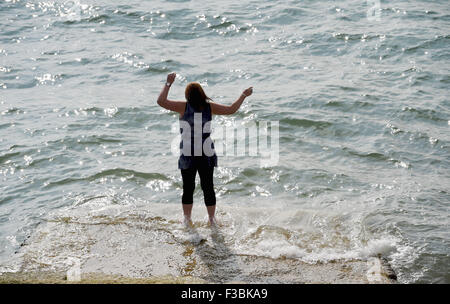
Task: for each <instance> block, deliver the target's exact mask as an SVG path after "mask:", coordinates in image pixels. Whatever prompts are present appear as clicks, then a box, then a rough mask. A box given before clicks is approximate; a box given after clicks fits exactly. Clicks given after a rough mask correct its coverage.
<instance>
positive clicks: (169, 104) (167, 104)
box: [157, 73, 186, 113]
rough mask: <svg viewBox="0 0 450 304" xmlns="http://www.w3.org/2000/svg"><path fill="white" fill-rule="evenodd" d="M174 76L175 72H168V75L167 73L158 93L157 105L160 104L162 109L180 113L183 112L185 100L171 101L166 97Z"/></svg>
mask: <svg viewBox="0 0 450 304" xmlns="http://www.w3.org/2000/svg"><path fill="white" fill-rule="evenodd" d="M176 76H177V74H175V73H170V74H169V75H167V82H166V83H165V85H164V88H163V89H162V91H161V93H160V94H159V97H158V101H157V102H158V105H160V106H161V107H163V108H164V109H167V110H170V111H175V112H178V113H182V112H184V108H185V107H186V102H185V101H173V100H169V99H167V95H169V89H170V87H171V86H172V83H173V82H174V81H175V77H176Z"/></svg>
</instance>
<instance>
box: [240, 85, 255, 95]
mask: <svg viewBox="0 0 450 304" xmlns="http://www.w3.org/2000/svg"><path fill="white" fill-rule="evenodd" d="M252 93H253V87H249V88H248V89H245V90H244V92H242V94H244V95H245V97H248V96H250V95H252Z"/></svg>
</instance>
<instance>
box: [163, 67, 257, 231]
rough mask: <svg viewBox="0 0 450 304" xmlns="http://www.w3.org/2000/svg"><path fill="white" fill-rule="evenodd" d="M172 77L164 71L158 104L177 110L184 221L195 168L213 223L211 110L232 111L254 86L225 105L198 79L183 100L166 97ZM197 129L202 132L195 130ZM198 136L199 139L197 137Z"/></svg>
mask: <svg viewBox="0 0 450 304" xmlns="http://www.w3.org/2000/svg"><path fill="white" fill-rule="evenodd" d="M175 77H176V74H175V73H171V74H169V75H167V81H166V84H165V85H164V88H163V89H162V91H161V93H160V94H159V97H158V105H160V106H161V107H163V108H165V109H167V110H170V111H175V112H178V113H179V114H180V132H181V135H182V140H181V144H180V149H181V154H180V158H179V159H178V168H179V169H180V170H181V176H182V179H183V196H182V199H181V202H182V205H183V213H184V222H185V223H186V224H188V225H191V224H192V221H191V211H192V205H193V201H194V199H193V196H194V189H195V176H196V174H197V172H198V174H199V175H200V185H201V187H202V190H203V195H204V201H205V205H206V209H207V211H208V216H209V223H210V224H211V225H214V224H215V223H216V219H215V217H214V214H215V211H216V194H215V192H214V183H213V173H214V167H217V156H216V153H215V152H214V144H213V143H212V141H211V139H210V137H209V136H210V134H211V131H210V129H211V127H210V124H211V119H212V114H214V115H230V114H233V113H235V112H236V111H237V110H238V109H239V107H240V106H241V104H242V102H243V101H244V99H245V98H246V97H248V96H250V95H252V93H253V88H252V87H250V88H248V89H246V90H244V92H242V94H241V96H239V98H238V99H237V100H236V101H235V102H233V104H232V105H230V106H226V105H221V104H218V103H214V102H212V101H211V99H210V98H209V97H208V96H206V94H205V92H204V91H203V88H202V86H201V85H200V84H199V83H196V82H191V83H189V84H188V85H187V86H186V90H185V98H186V101H174V100H169V99H167V95H168V94H169V89H170V87H171V86H172V83H173V82H174V81H175ZM200 123H201V126H195V124H200ZM194 131H195V132H194ZM197 132H199V133H201V134H195V133H197ZM200 138H201V141H199V139H200ZM205 142H206V145H205ZM208 143H210V147H209V149H208V147H207V144H208ZM199 146H201V147H199ZM200 150H201V152H200Z"/></svg>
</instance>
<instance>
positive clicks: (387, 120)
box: [0, 0, 450, 283]
mask: <svg viewBox="0 0 450 304" xmlns="http://www.w3.org/2000/svg"><path fill="white" fill-rule="evenodd" d="M449 30H450V4H449V2H448V1H445V0H441V1H381V2H377V1H348V0H343V1H317V0H314V1H312V0H311V1H268V0H265V1H235V0H231V1H206V2H205V1H183V0H177V1H175V0H172V1H88V0H81V1H25V0H21V1H15V0H7V1H1V2H0V265H1V266H2V267H1V271H11V267H12V266H10V265H11V263H10V261H11V259H13V258H14V255H15V252H16V251H17V250H18V249H19V247H20V245H21V244H22V243H23V242H24V240H26V239H27V237H28V236H30V235H32V234H33V232H34V231H35V230H36V229H39V227H40V226H41V225H42V224H44V223H46V222H48V221H57V220H61V219H62V220H64V221H68V219H69V220H70V219H72V220H80V221H84V222H87V223H89V222H90V221H91V222H92V224H95V223H96V222H95V221H97V220H98V219H99V218H102V219H106V220H104V222H103V223H104V224H105V225H107V223H108V221H110V222H113V220H114V219H117V217H120V218H121V219H123V220H125V221H128V222H133V221H134V220H135V219H136V214H141V215H142V214H152V216H154V217H158V218H159V219H160V220H158V221H156V220H155V221H149V222H146V223H147V224H146V225H155V226H157V225H164V227H165V229H168V230H169V231H171V230H172V231H178V230H177V229H178V228H179V224H178V222H177V220H179V219H181V217H182V216H181V206H180V203H181V188H182V181H181V175H180V173H179V171H178V169H177V157H176V156H174V155H173V154H172V153H171V152H170V146H171V142H172V140H173V139H174V137H175V136H176V134H175V133H173V132H172V128H173V123H176V122H177V119H178V115H177V114H174V113H170V112H168V111H166V110H163V109H162V108H160V107H159V106H158V105H157V104H156V99H157V96H158V94H159V92H160V90H161V88H162V86H163V84H164V82H165V78H166V75H167V74H168V73H170V72H172V71H175V72H177V74H178V76H177V79H176V81H175V84H174V85H173V87H172V89H171V92H170V95H169V98H171V99H178V100H183V99H184V87H185V86H186V84H187V83H188V82H191V81H197V82H200V83H201V84H202V85H203V86H204V88H205V91H206V93H207V94H208V95H209V96H210V97H211V98H212V99H213V100H214V101H216V102H219V103H224V104H230V103H232V102H233V101H234V100H235V99H236V98H237V97H238V96H239V95H240V93H241V92H242V90H243V89H245V88H246V87H248V86H253V87H254V94H253V96H251V97H250V98H248V99H247V100H246V101H245V102H244V104H243V106H242V107H241V109H240V110H239V112H238V113H237V114H235V115H233V116H221V117H215V118H214V120H213V128H214V126H216V127H221V126H229V125H236V126H245V124H246V123H249V122H256V123H259V122H262V121H278V122H279V161H278V163H277V164H276V165H274V166H271V167H260V166H259V165H258V162H257V161H256V162H255V161H252V160H253V159H254V158H255V157H254V156H247V157H225V156H224V157H219V166H220V167H218V168H217V169H216V171H215V175H214V176H215V186H216V194H217V202H218V203H217V204H218V205H217V208H218V219H219V221H222V224H223V227H222V228H221V229H222V233H223V235H224V236H225V238H226V240H227V246H228V247H227V248H229V250H230V251H232V252H234V253H236V254H247V255H256V256H265V257H271V258H282V257H288V258H295V259H299V260H302V261H305V262H307V263H317V262H327V261H333V260H336V259H344V260H345V259H367V258H369V257H371V256H374V255H378V254H381V255H382V256H384V257H386V258H387V259H388V260H389V262H390V264H391V266H392V268H393V269H394V270H395V272H396V273H397V275H398V280H399V281H400V282H402V283H450V276H449V264H450V259H449V248H450V235H449V231H450V230H449V203H450V190H449V189H450V101H449V97H448V96H449V87H450V75H449V67H450V32H449ZM194 204H195V207H194V221H195V222H198V223H200V224H199V225H203V224H201V223H203V222H206V219H205V216H206V210H205V209H204V207H203V195H202V192H201V190H200V186H199V185H198V186H197V189H196V192H195V202H194ZM116 223H117V222H116ZM150 228H151V229H154V228H155V227H149V229H150ZM156 228H157V227H156ZM129 237H130V239H132V238H133V236H132V235H130V236H129ZM152 237H155V238H157V234H155V233H149V238H152ZM73 238H74V240H75V241H77V240H78V242H79V245H80V246H81V247H83V246H84V245H86V244H84V243H83V242H84V236H83V235H76V234H74V235H73ZM52 242H55V243H56V245H58V244H57V243H58V239H57V238H55V239H52ZM161 242H164V240H161ZM154 244H155V245H154V246H158V245H157V244H158V242H154ZM53 245H55V244H53ZM61 246H64V244H61ZM86 246H87V245H86ZM117 246H119V247H120V246H127V244H126V243H125V244H124V243H123V242H122V243H121V244H117ZM43 254H45V252H44V253H43ZM133 262H136V263H138V262H139V261H138V260H136V261H128V263H131V264H132V263H133Z"/></svg>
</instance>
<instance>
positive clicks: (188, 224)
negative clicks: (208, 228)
mask: <svg viewBox="0 0 450 304" xmlns="http://www.w3.org/2000/svg"><path fill="white" fill-rule="evenodd" d="M183 224H184V226H185V227H187V228H191V227H193V226H194V224H192V220H191V218H190V217H186V216H185V217H184V220H183Z"/></svg>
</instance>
